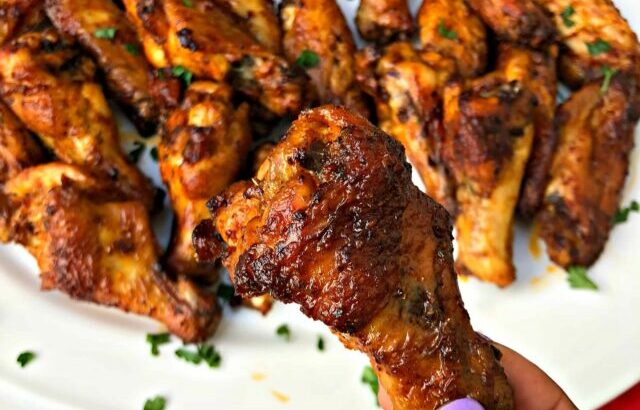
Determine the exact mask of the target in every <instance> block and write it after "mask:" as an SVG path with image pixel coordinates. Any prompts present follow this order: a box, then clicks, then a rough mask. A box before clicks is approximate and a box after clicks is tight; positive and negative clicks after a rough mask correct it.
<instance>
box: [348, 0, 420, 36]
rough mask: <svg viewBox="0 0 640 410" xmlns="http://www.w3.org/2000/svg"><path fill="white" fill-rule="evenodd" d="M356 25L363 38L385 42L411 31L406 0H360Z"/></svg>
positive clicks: (410, 20) (411, 25)
mask: <svg viewBox="0 0 640 410" xmlns="http://www.w3.org/2000/svg"><path fill="white" fill-rule="evenodd" d="M356 26H357V27H358V31H359V32H360V35H361V36H362V38H364V39H365V40H369V41H375V42H378V43H387V42H389V41H391V40H394V39H406V38H407V37H408V36H409V35H410V34H411V31H413V19H412V17H411V14H410V13H409V5H408V4H407V0H360V5H359V6H358V12H357V14H356Z"/></svg>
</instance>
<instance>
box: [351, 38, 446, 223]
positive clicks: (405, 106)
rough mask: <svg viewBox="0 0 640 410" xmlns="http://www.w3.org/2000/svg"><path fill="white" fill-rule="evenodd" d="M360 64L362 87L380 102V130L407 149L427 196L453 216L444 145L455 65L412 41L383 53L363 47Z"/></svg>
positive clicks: (402, 43) (398, 43) (359, 74)
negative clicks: (446, 100)
mask: <svg viewBox="0 0 640 410" xmlns="http://www.w3.org/2000/svg"><path fill="white" fill-rule="evenodd" d="M429 63H430V64H429ZM357 66H358V80H359V81H360V82H361V84H362V88H363V89H364V90H365V91H366V92H367V93H369V94H370V95H371V96H372V97H373V99H374V101H375V103H376V109H377V118H378V124H379V125H380V128H382V130H383V131H385V132H386V133H388V134H389V135H391V136H392V137H393V138H395V139H396V140H398V141H399V142H400V143H401V144H402V145H403V146H404V148H405V150H406V153H407V157H408V158H409V161H411V164H413V166H414V167H415V168H416V170H417V171H418V173H419V174H420V177H421V178H422V182H423V183H424V185H425V191H426V193H427V195H429V196H430V197H431V198H433V199H435V200H436V202H438V203H440V204H441V205H443V206H445V207H446V208H447V209H448V210H449V211H450V212H452V213H453V212H454V208H455V206H454V201H453V195H452V194H453V186H452V184H451V181H450V176H449V175H448V173H447V171H446V169H445V168H444V164H443V162H442V159H441V155H440V146H441V144H442V139H443V138H444V129H443V128H442V89H443V88H444V84H445V83H446V81H447V80H449V78H450V77H451V76H452V75H453V73H454V72H455V70H456V69H455V64H454V63H453V61H452V60H449V59H446V58H443V57H441V56H440V55H439V54H437V53H433V52H427V53H420V52H418V51H415V50H414V49H413V47H412V46H411V44H410V43H408V42H396V43H393V44H391V45H389V46H387V47H386V48H384V49H383V50H382V51H381V54H380V53H379V52H377V51H376V50H375V49H372V48H366V49H364V50H363V51H361V52H360V53H359V54H358V56H357Z"/></svg>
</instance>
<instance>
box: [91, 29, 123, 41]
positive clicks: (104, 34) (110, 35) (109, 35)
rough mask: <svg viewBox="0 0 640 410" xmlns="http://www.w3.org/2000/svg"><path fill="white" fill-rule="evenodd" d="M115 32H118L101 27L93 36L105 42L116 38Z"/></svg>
mask: <svg viewBox="0 0 640 410" xmlns="http://www.w3.org/2000/svg"><path fill="white" fill-rule="evenodd" d="M116 31H118V29H116V28H114V27H102V28H99V29H97V30H96V31H95V32H94V33H93V35H94V36H96V38H102V39H105V40H113V39H114V38H115V36H116Z"/></svg>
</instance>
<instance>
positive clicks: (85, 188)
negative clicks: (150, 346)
mask: <svg viewBox="0 0 640 410" xmlns="http://www.w3.org/2000/svg"><path fill="white" fill-rule="evenodd" d="M108 188H109V186H108V185H104V184H103V183H102V182H101V181H98V180H95V179H94V178H93V177H92V176H90V175H89V174H87V173H85V172H84V171H82V170H81V169H80V168H78V167H76V166H73V165H66V164H62V163H51V164H47V165H42V166H37V167H33V168H29V169H27V170H25V171H23V172H22V173H20V174H18V175H17V176H16V177H14V178H12V179H11V180H9V181H8V182H7V184H6V185H5V187H4V190H3V191H2V193H0V197H2V198H3V199H2V200H0V204H4V207H3V208H4V209H2V211H0V215H1V217H0V232H1V231H2V230H3V228H4V230H5V231H6V232H8V239H9V240H10V241H11V242H16V243H19V244H22V245H24V246H25V247H26V248H27V249H28V250H29V252H30V253H31V254H32V255H33V256H34V257H35V258H36V260H37V261H38V265H39V267H40V270H41V273H40V279H41V282H42V288H43V289H44V290H52V289H58V290H60V291H62V292H64V293H66V294H68V295H69V296H70V297H72V298H74V299H79V300H84V301H89V302H94V303H97V304H101V305H106V306H113V307H116V308H118V309H121V310H123V311H125V312H132V313H135V314H139V315H146V316H150V317H151V318H154V319H156V320H158V321H160V322H162V323H163V324H164V325H166V326H167V328H168V329H169V330H170V331H171V332H173V333H174V334H176V335H177V336H179V337H180V338H182V339H183V340H184V341H186V342H195V341H201V340H204V339H206V338H207V337H208V336H209V335H210V334H211V333H212V331H213V330H214V329H215V327H216V325H217V323H218V321H219V319H220V309H219V307H218V306H217V304H216V302H215V300H214V299H213V297H212V296H211V295H206V294H203V293H202V292H201V291H200V290H198V289H197V288H196V287H195V286H194V285H193V284H192V283H190V282H189V281H187V280H184V279H180V280H178V281H172V280H170V279H169V278H168V277H167V275H166V274H165V273H164V272H162V270H161V269H160V265H159V264H158V246H157V244H156V242H155V239H154V237H153V233H152V231H151V226H150V224H149V219H148V217H147V211H146V209H145V207H144V206H143V205H142V203H140V202H138V201H128V200H124V199H121V198H118V197H114V196H113V191H111V190H109V189H108Z"/></svg>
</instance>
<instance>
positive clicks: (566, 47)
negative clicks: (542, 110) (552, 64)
mask: <svg viewBox="0 0 640 410" xmlns="http://www.w3.org/2000/svg"><path fill="white" fill-rule="evenodd" d="M536 1H538V3H540V4H541V5H542V6H544V7H545V8H546V9H547V10H548V11H549V13H551V14H553V16H554V18H555V25H556V28H557V31H558V33H559V40H560V42H561V44H562V52H561V53H560V56H561V58H560V76H561V78H562V80H563V81H564V82H566V83H567V84H569V85H570V86H572V87H574V88H577V87H580V86H581V85H582V84H584V83H585V82H589V81H590V80H594V79H597V78H601V77H602V76H603V70H602V67H604V66H606V67H609V68H610V69H616V70H622V71H634V72H636V73H638V72H639V70H640V69H639V68H638V67H639V66H640V46H639V45H638V38H637V36H636V34H635V33H634V32H633V30H632V29H631V27H629V24H628V23H627V21H626V20H625V19H624V18H623V17H622V16H621V15H620V13H619V12H618V9H617V8H616V6H615V5H614V4H613V2H612V1H611V0H536ZM636 75H637V74H636ZM639 78H640V76H639Z"/></svg>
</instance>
